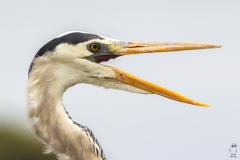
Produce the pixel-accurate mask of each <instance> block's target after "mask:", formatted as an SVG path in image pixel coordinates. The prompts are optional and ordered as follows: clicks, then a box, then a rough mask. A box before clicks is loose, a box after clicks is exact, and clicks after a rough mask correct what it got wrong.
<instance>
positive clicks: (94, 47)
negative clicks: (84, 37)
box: [89, 43, 100, 52]
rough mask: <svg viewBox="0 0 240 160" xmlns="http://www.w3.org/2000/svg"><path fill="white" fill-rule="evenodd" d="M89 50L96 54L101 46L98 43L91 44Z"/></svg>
mask: <svg viewBox="0 0 240 160" xmlns="http://www.w3.org/2000/svg"><path fill="white" fill-rule="evenodd" d="M89 48H90V50H91V51H93V52H96V51H97V50H99V49H100V45H99V44H98V43H92V44H90V46H89Z"/></svg>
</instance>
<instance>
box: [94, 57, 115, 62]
mask: <svg viewBox="0 0 240 160" xmlns="http://www.w3.org/2000/svg"><path fill="white" fill-rule="evenodd" d="M116 57H119V56H117V55H101V56H96V57H94V60H95V62H97V63H101V62H107V61H108V60H109V59H115V58H116Z"/></svg>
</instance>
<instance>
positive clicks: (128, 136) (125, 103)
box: [0, 0, 240, 160]
mask: <svg viewBox="0 0 240 160" xmlns="http://www.w3.org/2000/svg"><path fill="white" fill-rule="evenodd" d="M239 6H240V1H236V0H233V1H223V0H220V1H219V0H218V1H217V0H210V1H209V0H202V1H190V0H182V1H177V0H168V1H166V0H148V1H143V0H138V1H137V0H133V1H127V0H121V1H114V0H111V1H110V0H105V1H96V0H95V1H93V0H85V1H74V0H69V1H63V0H58V1H57V0H52V1H47V0H41V1H30V0H25V1H17V0H1V1H0V20H1V25H0V32H1V34H0V35H1V38H0V46H1V52H0V54H1V58H0V73H1V82H2V83H0V88H1V90H0V97H1V98H0V160H23V159H24V160H27V159H29V160H31V159H35V160H41V159H44V160H47V159H56V158H55V157H54V155H43V154H42V149H43V145H42V144H41V143H40V142H38V141H37V140H36V138H35V137H34V136H33V135H32V133H31V132H30V130H29V127H28V123H27V118H26V105H27V100H26V99H27V98H26V97H27V81H28V69H29V65H30V63H31V61H32V59H33V57H34V55H35V54H36V52H37V51H38V50H39V49H40V48H41V47H42V46H43V45H44V44H45V43H47V42H48V41H50V40H51V39H53V38H54V37H56V36H57V35H59V34H61V33H63V32H66V31H71V30H80V31H86V32H90V33H96V34H99V35H103V36H107V37H110V38H114V39H119V40H139V41H170V42H174V41H185V42H202V43H212V44H218V45H222V46H223V48H221V49H209V50H198V51H183V52H172V53H159V54H145V55H135V56H126V57H120V58H117V59H114V60H110V61H109V62H107V63H105V64H107V65H111V66H114V67H117V68H120V69H122V70H124V71H127V72H129V73H132V74H134V75H136V76H138V77H141V78H143V79H146V80H148V81H150V82H154V83H156V84H159V85H161V86H163V87H166V88H169V89H171V90H173V91H176V92H178V93H181V94H183V95H186V96H189V97H191V98H193V99H196V100H199V101H202V102H205V103H208V104H210V105H211V108H210V109H207V108H202V107H196V106H191V105H188V104H183V103H180V102H175V101H172V100H169V99H166V98H163V97H160V96H157V95H140V94H132V93H128V92H124V91H118V90H111V89H110V90H105V89H103V88H100V87H95V86H90V85H85V84H79V85H76V86H74V87H72V88H70V89H68V90H67V92H66V93H65V94H64V104H65V106H66V109H67V111H68V112H69V114H70V115H71V117H72V118H73V120H74V121H76V122H78V123H80V124H82V125H87V126H88V127H89V128H91V129H92V130H93V133H94V134H95V136H96V137H97V138H98V141H99V142H100V144H101V145H102V147H103V150H104V153H105V154H106V157H107V159H114V160H123V159H125V160H133V159H138V160H146V159H152V160H154V159H165V160H175V159H195V160H202V159H218V160H224V159H228V158H229V156H230V153H229V149H230V147H231V144H232V143H236V144H237V145H240V136H239V135H240V127H239V122H240V112H239V111H240V100H239V99H240V85H239V82H240V76H239V71H240V49H239V46H240V45H239V43H240V40H239V37H240V21H239V15H240V9H239ZM239 156H240V155H237V157H239Z"/></svg>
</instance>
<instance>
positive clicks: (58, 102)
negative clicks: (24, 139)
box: [28, 55, 105, 160]
mask: <svg viewBox="0 0 240 160" xmlns="http://www.w3.org/2000/svg"><path fill="white" fill-rule="evenodd" d="M47 56H48V55H47ZM47 56H45V57H41V58H38V59H37V60H36V61H35V64H34V66H33V69H32V71H31V74H30V75H29V85H28V96H29V97H28V98H29V104H28V119H29V122H30V124H31V129H32V131H33V132H34V133H35V135H36V136H37V137H38V139H39V140H41V141H42V142H43V143H44V144H45V145H46V147H47V150H46V153H49V152H54V153H55V154H56V155H57V158H58V159H59V160H102V159H105V155H104V153H103V151H102V148H101V146H100V145H99V144H98V141H97V139H95V137H94V135H93V134H92V132H91V130H90V129H88V128H87V127H85V126H81V125H79V124H77V123H75V122H73V121H72V120H71V118H70V117H69V116H68V114H67V112H66V110H65V108H64V105H63V99H62V98H63V93H64V92H65V90H66V89H67V88H68V87H70V86H72V85H74V84H76V83H79V82H78V81H79V79H78V80H74V79H75V78H76V77H71V76H70V77H69V76H64V77H63V76H61V74H62V72H64V70H61V67H60V66H57V65H56V64H54V63H49V61H51V58H50V57H47ZM49 56H50V55H49ZM65 67H66V66H65ZM68 72H71V70H68ZM63 74H64V73H63ZM70 75H71V74H70ZM59 79H61V80H59Z"/></svg>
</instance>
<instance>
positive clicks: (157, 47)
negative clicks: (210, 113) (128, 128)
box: [108, 41, 221, 107]
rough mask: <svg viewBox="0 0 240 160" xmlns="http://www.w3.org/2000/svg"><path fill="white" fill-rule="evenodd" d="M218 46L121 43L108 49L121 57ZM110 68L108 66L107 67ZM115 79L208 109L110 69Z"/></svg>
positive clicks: (179, 43)
mask: <svg viewBox="0 0 240 160" xmlns="http://www.w3.org/2000/svg"><path fill="white" fill-rule="evenodd" d="M220 47H221V46H218V45H211V44H200V43H182V42H172V43H168V42H136V41H130V42H121V43H118V44H116V43H115V44H114V45H111V46H109V48H110V49H111V50H112V51H114V52H113V55H116V56H122V55H130V54H142V53H153V52H170V51H182V50H196V49H208V48H220ZM108 67H110V66H108ZM110 68H111V69H112V70H113V71H114V73H115V75H116V77H115V80H117V81H119V82H122V83H126V84H128V85H132V86H135V87H137V88H141V89H143V90H146V91H148V92H151V93H154V94H158V95H161V96H164V97H167V98H169V99H173V100H176V101H180V102H184V103H188V104H192V105H197V106H203V107H210V106H209V105H208V104H205V103H202V102H198V101H195V100H192V99H190V98H188V97H186V96H183V95H181V94H178V93H176V92H173V91H170V90H168V89H166V88H163V87H161V86H158V85H156V84H153V83H151V82H148V81H145V80H143V79H140V78H138V77H136V76H133V75H131V74H129V73H126V72H124V71H121V70H119V69H117V68H114V67H110Z"/></svg>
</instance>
